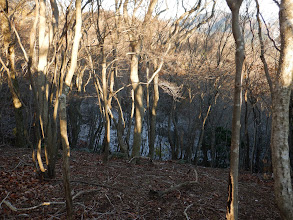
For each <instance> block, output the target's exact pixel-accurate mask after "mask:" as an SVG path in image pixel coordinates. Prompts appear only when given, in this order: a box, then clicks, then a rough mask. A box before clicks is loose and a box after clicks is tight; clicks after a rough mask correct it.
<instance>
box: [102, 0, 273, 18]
mask: <svg viewBox="0 0 293 220" xmlns="http://www.w3.org/2000/svg"><path fill="white" fill-rule="evenodd" d="M207 1H208V2H210V4H209V5H210V6H209V7H210V8H211V5H212V0H207ZM102 2H103V3H102V5H103V8H105V9H111V10H114V0H103V1H102ZM177 2H179V6H178V4H177ZM181 2H182V0H158V5H160V6H161V8H164V9H165V8H166V7H168V10H167V11H166V12H165V13H162V15H161V17H164V18H167V19H168V18H172V17H173V18H174V17H175V16H180V15H181V14H182V13H183V12H184V9H183V7H182V4H181ZM183 2H184V6H185V7H186V8H188V6H189V8H190V7H191V6H192V5H194V4H196V2H197V1H196V0H183ZM203 2H204V1H203ZM246 4H249V5H250V8H251V10H253V9H254V8H255V1H254V0H246V1H244V2H243V4H242V10H245V8H246ZM259 4H260V10H261V13H262V14H263V16H264V18H265V20H266V21H267V22H271V21H275V20H277V19H278V7H277V5H276V3H274V1H273V0H259ZM145 9H146V6H145V5H142V6H141V10H142V11H145ZM216 9H218V10H223V11H226V12H230V9H229V8H228V6H227V3H226V1H225V0H217V7H216ZM138 13H141V12H139V11H138Z"/></svg>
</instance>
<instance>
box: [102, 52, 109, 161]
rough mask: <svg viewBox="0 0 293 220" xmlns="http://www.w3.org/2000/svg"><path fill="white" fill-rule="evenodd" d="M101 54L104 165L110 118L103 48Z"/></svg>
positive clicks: (107, 149) (107, 148)
mask: <svg viewBox="0 0 293 220" xmlns="http://www.w3.org/2000/svg"><path fill="white" fill-rule="evenodd" d="M101 50H102V51H101V53H102V86H103V88H102V89H103V105H104V116H105V121H104V123H105V125H104V126H105V137H104V142H103V145H104V146H103V147H104V156H103V161H104V163H105V162H107V161H108V157H109V150H110V117H109V113H108V108H109V107H108V86H107V85H108V84H107V65H106V57H105V54H104V48H102V49H101Z"/></svg>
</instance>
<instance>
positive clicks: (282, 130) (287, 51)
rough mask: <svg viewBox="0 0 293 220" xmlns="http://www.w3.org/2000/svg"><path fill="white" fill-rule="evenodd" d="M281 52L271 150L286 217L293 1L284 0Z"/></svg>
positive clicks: (291, 196)
mask: <svg viewBox="0 0 293 220" xmlns="http://www.w3.org/2000/svg"><path fill="white" fill-rule="evenodd" d="M279 19H280V31H281V53H280V59H279V69H278V74H279V77H280V78H279V80H278V81H277V84H276V85H275V88H274V93H273V96H272V131H271V149H272V162H273V171H274V180H275V186H274V188H275V196H276V201H277V205H278V207H279V209H280V211H281V215H282V217H283V219H286V220H289V219H293V193H292V182H291V175H290V159H289V146H288V134H289V103H290V93H291V86H292V74H293V66H292V60H293V54H292V51H293V27H292V26H293V24H292V21H293V1H292V0H282V1H281V5H280V12H279Z"/></svg>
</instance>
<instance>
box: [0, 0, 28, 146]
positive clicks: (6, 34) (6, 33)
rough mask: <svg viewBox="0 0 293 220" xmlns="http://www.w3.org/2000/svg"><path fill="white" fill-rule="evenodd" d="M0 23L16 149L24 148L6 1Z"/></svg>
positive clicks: (0, 0)
mask: <svg viewBox="0 0 293 220" xmlns="http://www.w3.org/2000/svg"><path fill="white" fill-rule="evenodd" d="M2 10H3V12H2ZM0 22H1V30H2V34H3V41H4V42H3V43H4V49H5V53H6V57H7V60H8V70H7V75H8V86H9V90H10V93H11V96H12V100H13V106H14V115H15V122H16V145H17V146H18V147H25V146H26V135H27V134H26V131H25V129H24V120H23V112H22V110H23V105H22V103H21V101H20V92H19V85H18V80H17V78H16V72H15V62H14V58H15V51H14V47H15V39H14V37H13V36H14V35H13V34H12V31H11V25H10V21H9V19H8V1H6V0H0Z"/></svg>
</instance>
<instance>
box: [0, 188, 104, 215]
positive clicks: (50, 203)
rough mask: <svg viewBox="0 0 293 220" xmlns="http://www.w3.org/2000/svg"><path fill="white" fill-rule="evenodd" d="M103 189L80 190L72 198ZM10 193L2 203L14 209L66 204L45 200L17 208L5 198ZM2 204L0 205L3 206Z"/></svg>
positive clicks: (20, 209) (21, 209)
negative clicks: (37, 203)
mask: <svg viewBox="0 0 293 220" xmlns="http://www.w3.org/2000/svg"><path fill="white" fill-rule="evenodd" d="M100 190H101V189H92V190H84V191H80V192H78V193H77V194H75V195H74V196H73V197H72V200H74V199H76V198H77V197H79V196H81V195H82V194H85V193H91V192H95V191H100ZM8 195H9V194H8ZM8 195H7V196H6V197H5V198H4V199H3V200H2V202H1V204H2V203H4V204H5V205H6V206H7V207H8V208H10V209H11V210H12V211H15V212H17V211H29V210H33V209H37V208H39V207H41V206H49V205H65V204H66V203H65V202H43V203H41V204H39V205H36V206H32V207H28V208H16V207H15V206H14V205H12V204H11V203H10V202H9V201H8V200H7V201H5V199H6V198H7V197H8ZM1 204H0V206H1Z"/></svg>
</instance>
